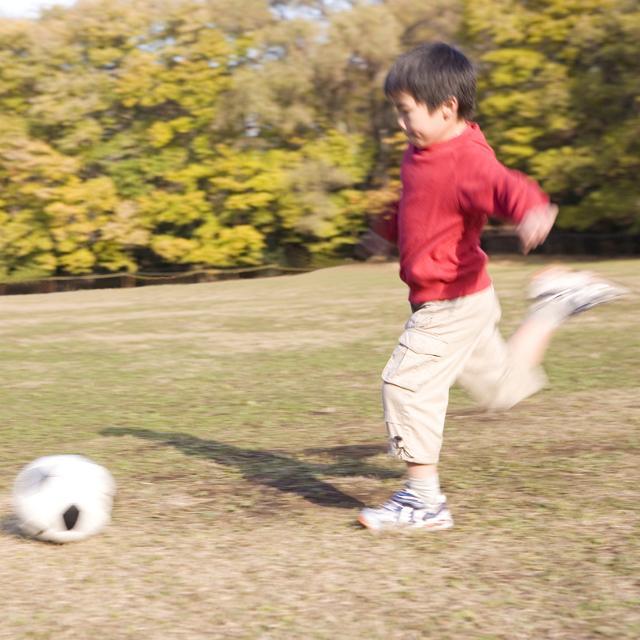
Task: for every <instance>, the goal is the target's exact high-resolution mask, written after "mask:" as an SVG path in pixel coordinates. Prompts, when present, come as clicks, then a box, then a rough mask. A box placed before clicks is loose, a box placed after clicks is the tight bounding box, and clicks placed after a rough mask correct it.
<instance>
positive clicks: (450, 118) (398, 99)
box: [392, 93, 465, 149]
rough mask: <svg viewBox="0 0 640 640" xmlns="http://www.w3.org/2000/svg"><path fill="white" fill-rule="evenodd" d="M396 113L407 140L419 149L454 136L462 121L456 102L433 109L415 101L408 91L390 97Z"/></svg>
mask: <svg viewBox="0 0 640 640" xmlns="http://www.w3.org/2000/svg"><path fill="white" fill-rule="evenodd" d="M392 101H393V105H394V107H395V108H396V112H397V114H398V124H399V125H400V128H401V129H402V130H403V131H404V132H405V133H406V134H407V138H408V139H409V142H410V143H411V144H412V145H413V146H414V147H418V148H419V149H423V148H424V147H428V146H429V145H431V144H434V143H436V142H443V141H444V140H448V139H450V138H453V137H455V136H456V135H458V133H459V129H460V126H461V124H462V126H463V127H464V126H465V124H464V121H462V123H460V122H459V121H458V112H457V102H456V103H454V104H453V105H452V104H451V103H447V104H443V105H441V106H439V107H438V108H437V109H435V110H433V111H429V109H428V108H427V105H425V104H422V103H421V102H416V101H415V99H414V98H413V97H412V96H410V95H409V94H408V93H399V94H398V95H397V96H394V97H393V98H392Z"/></svg>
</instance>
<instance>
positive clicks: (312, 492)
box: [101, 427, 399, 509]
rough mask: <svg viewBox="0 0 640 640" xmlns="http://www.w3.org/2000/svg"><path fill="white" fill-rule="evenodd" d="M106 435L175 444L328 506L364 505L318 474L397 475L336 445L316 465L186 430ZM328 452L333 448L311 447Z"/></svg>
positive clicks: (371, 451)
mask: <svg viewBox="0 0 640 640" xmlns="http://www.w3.org/2000/svg"><path fill="white" fill-rule="evenodd" d="M101 434H102V435H106V436H135V437H136V438H143V439H145V440H151V441H153V442H158V443H160V444H164V445H167V446H171V447H175V448H176V449H179V450H180V451H182V453H184V454H186V455H188V456H197V457H199V458H206V459H208V460H213V461H214V462H216V463H217V464H221V465H226V466H230V467H235V468H236V469H238V470H239V471H240V472H241V473H242V475H243V476H244V478H245V479H246V480H248V481H249V482H252V483H255V484H261V485H265V486H268V487H273V488H274V489H278V490H279V491H283V492H285V493H295V494H297V495H299V496H302V497H303V498H305V499H306V500H309V501H310V502H313V503H315V504H319V505H322V506H330V507H343V508H348V509H353V508H361V507H363V506H364V503H362V502H361V501H360V500H358V499H357V498H354V497H352V496H350V495H348V494H346V493H344V492H342V491H340V490H339V489H337V488H336V487H334V486H333V485H332V484H329V483H328V482H325V481H324V480H321V479H320V478H318V475H319V474H326V475H334V476H354V475H375V476H377V477H396V476H397V475H399V474H398V473H397V472H395V471H389V470H387V469H381V468H379V467H376V466H373V465H370V464H367V463H364V462H362V460H361V459H360V460H355V461H354V460H353V459H351V460H350V461H349V462H348V463H346V464H345V462H344V460H342V461H341V459H342V457H343V456H341V455H340V454H341V453H343V452H342V451H341V450H342V447H335V449H336V450H338V451H336V453H337V455H334V456H333V457H335V458H336V460H337V462H335V463H333V464H319V463H310V462H303V461H300V460H296V459H295V458H291V457H288V456H285V455H282V454H280V453H270V452H268V451H260V450H256V449H242V448H240V447H236V446H234V445H231V444H227V443H225V442H217V441H215V440H204V439H202V438H198V437H196V436H191V435H189V434H185V433H176V432H162V431H152V430H150V429H131V428H125V427H109V428H107V429H103V430H102V431H101ZM363 447H364V455H361V456H360V458H362V457H368V456H372V455H376V454H377V453H380V452H381V450H380V448H379V447H375V448H372V447H371V446H370V445H363ZM310 452H315V453H317V452H321V453H324V454H331V452H332V449H331V448H330V449H322V450H320V449H318V450H310Z"/></svg>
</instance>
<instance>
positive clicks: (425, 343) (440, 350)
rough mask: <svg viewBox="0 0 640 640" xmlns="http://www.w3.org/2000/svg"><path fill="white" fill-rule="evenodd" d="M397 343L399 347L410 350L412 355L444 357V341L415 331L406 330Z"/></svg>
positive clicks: (445, 344)
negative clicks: (402, 346)
mask: <svg viewBox="0 0 640 640" xmlns="http://www.w3.org/2000/svg"><path fill="white" fill-rule="evenodd" d="M399 342H400V344H401V345H404V346H405V347H407V349H411V351H413V352H414V353H420V354H422V355H431V356H442V355H444V352H445V348H446V346H447V343H446V342H444V340H440V338H436V337H435V336H433V335H431V334H429V333H423V332H422V331H418V330H416V329H408V330H407V331H405V332H404V333H403V334H402V335H401V336H400V340H399Z"/></svg>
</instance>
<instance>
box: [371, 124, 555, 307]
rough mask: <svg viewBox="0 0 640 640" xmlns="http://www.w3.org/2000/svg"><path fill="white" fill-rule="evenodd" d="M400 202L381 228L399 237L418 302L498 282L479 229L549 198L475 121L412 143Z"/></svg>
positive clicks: (403, 270) (405, 273) (403, 267)
mask: <svg viewBox="0 0 640 640" xmlns="http://www.w3.org/2000/svg"><path fill="white" fill-rule="evenodd" d="M401 178H402V196H401V198H400V202H399V203H398V206H397V210H395V211H391V212H389V213H388V214H387V215H386V216H383V217H382V218H381V220H380V221H379V222H378V224H377V225H376V226H375V227H374V230H375V231H376V232H377V233H379V234H380V235H382V236H383V237H385V238H386V239H388V240H390V241H392V242H397V244H398V250H399V254H400V277H401V278H402V280H403V281H404V282H406V284H407V285H408V286H409V301H410V302H411V304H413V305H417V304H422V303H424V302H428V301H431V300H451V299H453V298H458V297H460V296H466V295H470V294H472V293H476V292H478V291H482V290H483V289H485V288H486V287H488V286H489V285H490V284H491V280H490V278H489V274H488V273H487V269H486V264H487V260H488V258H487V256H486V254H485V253H484V252H483V251H482V249H481V248H480V234H481V232H482V228H483V226H484V224H485V222H486V221H487V217H488V216H499V217H501V218H505V219H507V220H510V221H512V222H515V223H518V222H520V221H521V220H522V219H523V218H524V216H525V214H526V213H527V212H528V211H530V210H531V209H532V208H533V207H536V206H539V205H543V204H546V203H548V202H549V198H548V196H547V195H546V194H545V193H544V192H543V191H542V190H541V189H540V187H539V186H538V185H537V183H536V182H534V181H533V180H531V179H530V178H528V177H526V176H525V175H523V174H522V173H519V172H518V171H513V170H510V169H507V168H506V167H505V166H504V165H502V164H501V163H500V162H499V161H498V160H497V158H496V156H495V154H494V152H493V150H492V149H491V147H490V146H489V144H488V143H487V141H486V139H485V137H484V135H483V134H482V131H481V130H480V127H479V126H478V125H477V124H476V123H473V122H470V123H468V126H467V128H466V129H465V130H464V131H463V132H462V134H460V135H459V136H457V137H455V138H452V139H451V140H446V141H444V142H439V143H436V144H433V145H431V146H429V147H427V148H425V149H418V148H416V147H414V146H412V145H409V147H408V148H407V150H406V151H405V154H404V157H403V160H402V168H401Z"/></svg>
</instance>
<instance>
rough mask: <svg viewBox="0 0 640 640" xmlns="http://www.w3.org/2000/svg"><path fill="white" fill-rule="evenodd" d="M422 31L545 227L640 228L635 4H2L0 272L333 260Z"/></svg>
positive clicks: (90, 0) (372, 204)
mask: <svg viewBox="0 0 640 640" xmlns="http://www.w3.org/2000/svg"><path fill="white" fill-rule="evenodd" d="M427 40H445V41H448V42H452V43H454V44H456V45H458V46H460V47H461V48H462V49H463V50H464V51H465V52H466V53H467V54H468V55H469V56H470V57H471V58H472V60H473V61H474V62H475V63H476V65H477V68H478V74H479V94H478V109H477V119H478V120H479V122H480V123H481V125H482V127H483V128H484V130H485V133H486V135H487V137H488V139H489V141H490V142H491V143H492V144H493V145H494V148H495V149H496V152H497V154H498V157H499V158H500V159H501V160H503V161H504V162H505V163H506V164H508V165H510V166H512V167H514V168H518V169H521V170H524V171H526V172H528V173H530V174H531V175H533V176H534V177H536V178H537V179H538V180H540V182H541V183H542V185H543V187H544V188H545V189H546V190H547V191H549V192H550V193H551V195H552V196H553V198H554V199H555V201H557V202H559V203H560V205H561V216H560V219H559V225H560V226H561V227H563V228H565V229H571V230H588V231H594V232H595V231H598V232H619V231H624V232H628V233H638V232H639V231H640V195H639V189H638V187H637V175H638V174H639V172H640V73H639V72H640V69H639V62H638V61H639V60H640V9H639V8H638V4H637V1H636V0H598V1H596V0H528V1H525V0H473V1H471V0H448V1H444V0H422V1H421V2H417V1H416V0H379V1H364V0H361V1H356V0H354V1H348V0H308V1H304V0H298V1H290V2H286V1H284V0H283V1H277V0H271V1H269V0H242V2H238V0H79V1H78V2H77V4H76V5H75V6H74V7H72V8H70V9H63V8H54V9H52V10H49V11H47V12H45V13H44V14H43V15H42V17H41V18H40V19H39V20H37V21H28V20H9V19H4V20H0V59H1V60H0V62H1V64H0V185H1V187H2V189H1V191H0V278H4V279H6V278H24V277H43V276H47V275H53V274H58V275H59V274H82V273H96V272H115V271H131V272H134V271H137V270H150V269H154V270H157V269H167V268H172V269H173V268H186V267H189V266H216V267H228V266H245V265H258V264H263V263H266V262H279V263H281V264H293V265H299V264H307V263H321V262H322V261H323V260H327V259H332V258H336V257H345V256H349V255H351V253H352V250H353V245H354V243H355V242H356V241H357V238H358V235H359V234H360V232H361V231H362V230H363V228H364V227H365V225H366V218H367V216H368V215H371V214H375V213H376V212H379V211H381V210H382V209H384V207H385V206H387V204H388V203H389V201H391V200H393V198H395V197H396V196H397V192H398V186H399V185H398V164H399V160H400V155H401V153H402V150H403V147H404V141H403V138H402V135H400V134H399V133H398V131H397V127H396V125H395V120H394V116H393V113H392V110H391V109H390V106H389V105H388V104H387V102H386V100H385V98H384V95H383V93H382V90H381V85H382V82H383V79H384V75H385V73H386V71H387V69H388V68H389V65H390V64H391V62H392V61H393V60H394V58H395V57H396V56H397V55H398V54H399V53H400V52H402V51H405V50H407V49H408V48H410V47H412V46H414V45H416V44H418V43H420V42H423V41H427Z"/></svg>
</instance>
